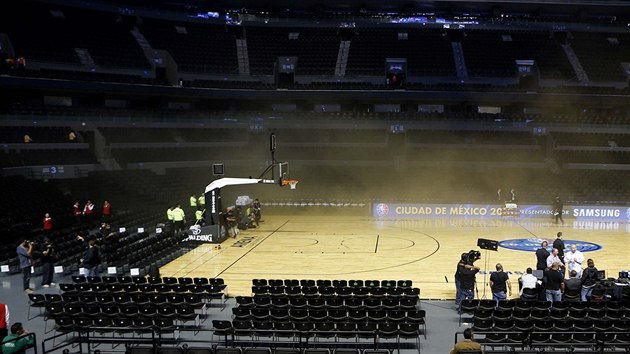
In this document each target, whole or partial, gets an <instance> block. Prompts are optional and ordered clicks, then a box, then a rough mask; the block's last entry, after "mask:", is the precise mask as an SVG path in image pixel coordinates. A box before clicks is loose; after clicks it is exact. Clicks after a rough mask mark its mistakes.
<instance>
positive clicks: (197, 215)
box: [195, 210, 203, 221]
mask: <svg viewBox="0 0 630 354" xmlns="http://www.w3.org/2000/svg"><path fill="white" fill-rule="evenodd" d="M195 218H196V219H197V221H199V220H201V219H203V210H197V211H196V212H195Z"/></svg>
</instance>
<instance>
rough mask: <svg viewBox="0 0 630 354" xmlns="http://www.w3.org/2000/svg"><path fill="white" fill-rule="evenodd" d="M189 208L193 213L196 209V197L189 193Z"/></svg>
mask: <svg viewBox="0 0 630 354" xmlns="http://www.w3.org/2000/svg"><path fill="white" fill-rule="evenodd" d="M190 209H192V212H193V213H194V212H195V211H197V198H196V197H195V195H194V194H191V195H190Z"/></svg>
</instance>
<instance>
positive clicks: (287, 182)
mask: <svg viewBox="0 0 630 354" xmlns="http://www.w3.org/2000/svg"><path fill="white" fill-rule="evenodd" d="M299 181H300V180H298V179H284V180H282V185H283V186H286V185H287V184H293V185H295V184H297V183H298V182H299Z"/></svg>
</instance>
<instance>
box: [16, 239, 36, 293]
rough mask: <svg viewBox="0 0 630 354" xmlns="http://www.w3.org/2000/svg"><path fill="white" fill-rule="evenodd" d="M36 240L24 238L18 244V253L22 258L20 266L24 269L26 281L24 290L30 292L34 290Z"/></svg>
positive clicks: (24, 279)
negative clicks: (32, 280)
mask: <svg viewBox="0 0 630 354" xmlns="http://www.w3.org/2000/svg"><path fill="white" fill-rule="evenodd" d="M35 245H36V244H35V242H32V241H29V240H22V242H20V245H19V246H17V249H16V253H17V255H18V259H19V260H20V268H21V269H22V277H23V283H24V292H26V293H27V294H30V293H32V292H33V289H31V286H30V283H31V266H32V265H33V247H34V246H35Z"/></svg>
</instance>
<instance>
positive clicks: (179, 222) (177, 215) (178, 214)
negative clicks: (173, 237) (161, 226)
mask: <svg viewBox="0 0 630 354" xmlns="http://www.w3.org/2000/svg"><path fill="white" fill-rule="evenodd" d="M172 213H173V225H174V230H175V233H178V232H181V231H183V230H184V224H185V223H186V214H184V210H183V209H182V207H181V206H180V205H179V204H177V206H176V207H175V209H173V211H172Z"/></svg>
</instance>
